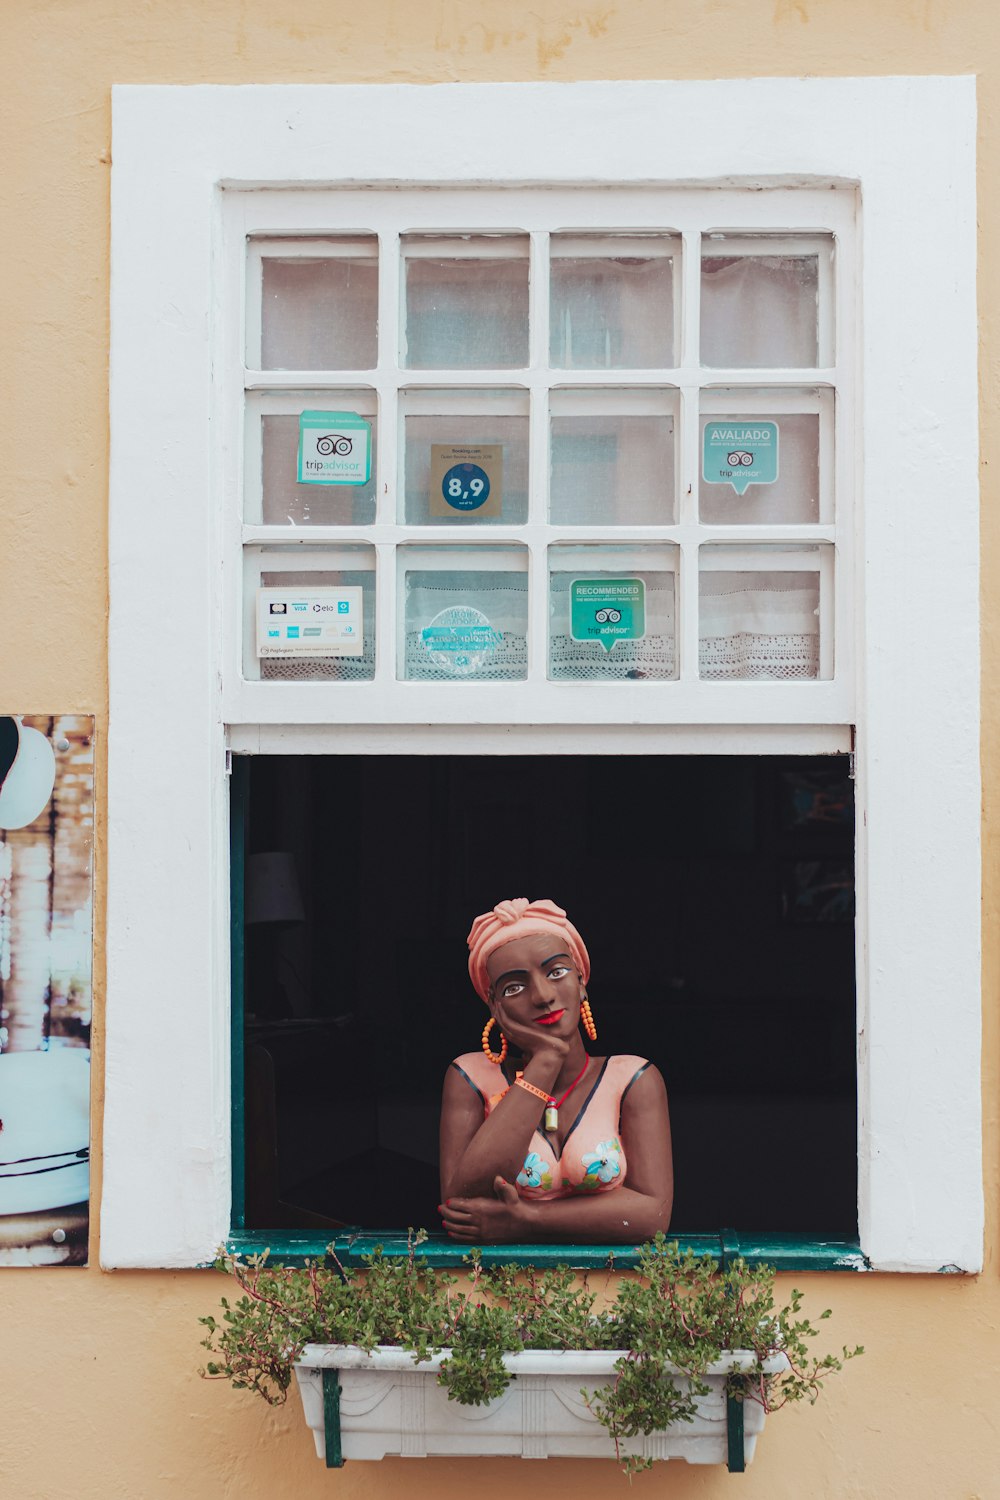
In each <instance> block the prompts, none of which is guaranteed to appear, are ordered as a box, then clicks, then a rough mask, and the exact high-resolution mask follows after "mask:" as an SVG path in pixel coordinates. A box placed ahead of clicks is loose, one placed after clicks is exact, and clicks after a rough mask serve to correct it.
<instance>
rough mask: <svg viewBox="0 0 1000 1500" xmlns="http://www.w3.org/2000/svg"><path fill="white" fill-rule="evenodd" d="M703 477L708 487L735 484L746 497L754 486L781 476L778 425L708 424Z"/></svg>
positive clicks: (732, 422)
mask: <svg viewBox="0 0 1000 1500" xmlns="http://www.w3.org/2000/svg"><path fill="white" fill-rule="evenodd" d="M701 472H702V477H703V479H704V480H705V483H706V484H731V485H732V487H733V489H734V490H735V491H736V493H737V495H745V494H746V492H747V490H748V489H749V487H750V485H752V484H773V483H774V481H775V480H776V479H777V477H778V424H777V422H745V421H744V422H740V421H737V420H735V419H734V418H732V417H730V418H728V419H726V420H725V421H722V422H707V423H706V424H705V437H704V447H703V450H702V468H701Z"/></svg>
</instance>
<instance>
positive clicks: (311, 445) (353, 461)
mask: <svg viewBox="0 0 1000 1500" xmlns="http://www.w3.org/2000/svg"><path fill="white" fill-rule="evenodd" d="M371 472H372V430H371V427H370V426H369V424H368V423H367V422H366V421H365V419H364V417H359V416H358V414H357V412H353V411H304V412H302V413H301V414H300V416H299V463H298V471H297V477H298V481H299V484H367V483H368V481H369V479H370V478H371Z"/></svg>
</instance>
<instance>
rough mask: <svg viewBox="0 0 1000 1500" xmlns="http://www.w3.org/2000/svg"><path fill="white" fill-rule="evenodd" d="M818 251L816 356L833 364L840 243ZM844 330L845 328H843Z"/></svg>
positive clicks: (836, 354)
mask: <svg viewBox="0 0 1000 1500" xmlns="http://www.w3.org/2000/svg"><path fill="white" fill-rule="evenodd" d="M830 250H831V247H830V246H827V247H826V248H824V249H822V250H821V251H820V252H819V257H818V261H817V272H818V274H817V286H816V299H817V307H816V313H817V321H816V358H817V360H818V361H819V363H820V364H822V365H831V366H832V365H835V364H838V363H839V361H840V354H839V350H838V347H837V316H838V315H837V300H836V289H837V266H838V263H839V261H840V245H839V243H837V242H835V243H834V245H833V247H832V250H833V254H832V255H831V253H830ZM845 331H846V330H845Z"/></svg>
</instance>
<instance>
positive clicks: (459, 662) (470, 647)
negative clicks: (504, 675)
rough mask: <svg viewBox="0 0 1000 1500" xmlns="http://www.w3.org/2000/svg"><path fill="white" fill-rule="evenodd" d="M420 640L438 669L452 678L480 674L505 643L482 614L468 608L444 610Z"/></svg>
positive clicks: (463, 606)
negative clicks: (472, 673)
mask: <svg viewBox="0 0 1000 1500" xmlns="http://www.w3.org/2000/svg"><path fill="white" fill-rule="evenodd" d="M420 638H421V640H422V641H423V643H424V650H425V651H426V652H427V655H428V656H429V657H430V659H431V661H432V662H433V663H434V665H435V666H436V667H442V668H443V669H444V670H445V671H446V672H448V673H450V675H451V676H452V677H468V676H469V674H470V673H471V672H478V671H479V669H480V667H483V666H485V665H486V664H487V663H488V662H489V661H490V659H491V658H492V657H493V656H495V655H496V650H497V647H498V646H499V645H500V642H501V640H502V636H501V635H500V632H499V631H497V630H494V629H493V626H492V625H491V624H490V622H489V620H488V619H487V618H486V616H485V615H484V614H483V612H482V610H479V609H472V608H471V607H470V606H468V605H452V606H451V608H449V609H443V610H442V611H441V613H440V614H437V615H435V616H434V618H433V620H432V621H431V622H430V624H429V625H427V626H425V627H424V629H423V630H422V631H421V632H420Z"/></svg>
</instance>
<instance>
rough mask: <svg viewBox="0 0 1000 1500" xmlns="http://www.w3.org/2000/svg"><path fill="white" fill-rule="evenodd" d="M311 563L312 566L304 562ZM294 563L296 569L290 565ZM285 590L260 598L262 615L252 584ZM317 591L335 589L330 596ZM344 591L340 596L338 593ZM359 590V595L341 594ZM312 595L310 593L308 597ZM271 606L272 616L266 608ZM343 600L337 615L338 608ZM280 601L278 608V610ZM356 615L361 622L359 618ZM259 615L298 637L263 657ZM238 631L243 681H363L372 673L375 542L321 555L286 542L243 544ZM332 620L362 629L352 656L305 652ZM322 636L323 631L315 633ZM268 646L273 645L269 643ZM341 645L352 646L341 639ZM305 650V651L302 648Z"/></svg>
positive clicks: (373, 672)
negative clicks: (241, 623)
mask: <svg viewBox="0 0 1000 1500" xmlns="http://www.w3.org/2000/svg"><path fill="white" fill-rule="evenodd" d="M307 561H311V562H312V563H313V566H311V567H306V566H303V564H304V563H306V562H307ZM296 564H298V566H296ZM262 588H263V589H276V590H282V591H287V595H288V597H287V598H285V597H280V596H279V597H278V598H277V599H276V600H270V601H265V603H266V606H267V608H266V610H264V612H263V616H261V610H260V606H259V603H258V593H257V591H258V589H262ZM318 590H333V591H335V592H334V594H332V595H330V596H329V597H324V596H323V595H321V594H320V595H317V594H316V591H318ZM341 590H344V591H345V592H344V594H343V598H342V599H338V598H337V597H336V594H337V593H338V592H339V591H341ZM349 590H360V600H359V599H358V598H357V596H356V595H354V594H352V593H349V592H346V591H349ZM314 596H315V597H314ZM272 604H275V605H276V609H275V611H274V612H273V620H272V619H271V613H270V610H271V605H272ZM345 604H346V605H348V606H349V609H348V611H347V612H344V613H342V612H341V608H340V606H342V605H345ZM282 606H284V608H282ZM359 613H360V620H357V616H358V614H359ZM259 617H266V619H267V622H268V627H270V626H272V625H273V627H274V628H275V629H277V630H279V631H283V632H284V634H288V632H289V630H290V629H291V630H293V631H295V632H296V638H295V639H294V640H291V641H287V642H286V641H285V639H284V636H282V639H281V640H280V641H279V642H278V643H277V644H278V649H281V648H284V650H285V652H286V653H287V654H286V655H282V656H270V657H261V656H260V655H259V654H258V653H259V649H260V644H261V642H260V639H259V636H260V633H261V626H260V623H259ZM243 618H244V634H243V671H244V676H245V677H246V678H247V679H249V680H254V681H256V680H258V679H260V680H263V681H268V682H365V681H369V680H370V679H371V678H372V677H374V676H375V549H374V547H366V546H358V547H337V548H327V549H323V551H322V552H320V551H319V550H316V551H315V552H313V551H309V552H306V549H304V548H300V547H295V548H284V547H267V548H262V547H256V546H255V547H247V548H245V549H244V611H243ZM328 619H329V620H330V621H334V620H335V621H336V622H337V625H338V627H339V631H342V630H343V628H344V622H347V623H352V624H353V622H354V621H357V624H358V625H359V626H360V630H361V652H360V654H358V655H350V656H349V655H341V654H336V655H330V656H322V655H317V656H314V655H311V654H305V652H306V650H308V651H311V650H313V649H316V648H315V647H314V646H312V645H311V642H312V640H313V636H314V635H315V633H316V632H317V631H320V630H322V629H324V627H326V626H327V621H328ZM316 639H317V640H319V641H322V639H323V636H317V637H316ZM269 644H271V645H272V649H274V645H273V643H269ZM341 644H342V646H343V649H345V650H347V649H352V648H350V647H349V645H348V643H347V642H346V641H344V642H342V643H341ZM303 648H305V650H304V649H303Z"/></svg>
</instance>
